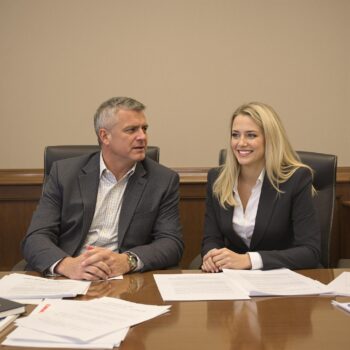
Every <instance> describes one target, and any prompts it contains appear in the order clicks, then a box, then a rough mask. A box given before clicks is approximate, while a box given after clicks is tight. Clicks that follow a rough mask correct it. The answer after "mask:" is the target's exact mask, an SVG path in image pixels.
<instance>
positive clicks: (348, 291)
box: [328, 272, 350, 296]
mask: <svg viewBox="0 0 350 350" xmlns="http://www.w3.org/2000/svg"><path fill="white" fill-rule="evenodd" d="M328 287H329V288H330V289H331V290H333V292H334V293H333V294H336V295H344V296H350V272H342V273H341V274H340V275H339V276H338V277H337V278H335V279H334V280H333V281H332V282H330V283H328Z"/></svg>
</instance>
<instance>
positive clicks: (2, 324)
mask: <svg viewBox="0 0 350 350" xmlns="http://www.w3.org/2000/svg"><path fill="white" fill-rule="evenodd" d="M18 316H19V315H10V316H6V317H1V318H0V331H2V330H3V329H5V328H6V327H7V326H8V325H10V324H11V323H12V322H13V321H14V320H15V319H16V318H17V317H18Z"/></svg>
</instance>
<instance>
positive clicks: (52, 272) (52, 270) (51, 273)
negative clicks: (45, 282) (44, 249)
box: [45, 259, 62, 277]
mask: <svg viewBox="0 0 350 350" xmlns="http://www.w3.org/2000/svg"><path fill="white" fill-rule="evenodd" d="M61 261H62V259H60V260H58V261H56V262H55V263H54V264H52V265H51V266H50V267H49V268H48V269H47V270H46V271H45V276H52V277H53V276H60V275H59V274H58V273H56V272H55V268H56V266H57V265H58V263H59V262H61Z"/></svg>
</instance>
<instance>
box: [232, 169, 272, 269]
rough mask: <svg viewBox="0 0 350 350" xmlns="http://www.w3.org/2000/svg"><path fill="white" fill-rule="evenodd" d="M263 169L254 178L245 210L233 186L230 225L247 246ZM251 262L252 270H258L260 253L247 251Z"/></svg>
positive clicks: (257, 202)
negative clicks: (234, 204) (233, 199)
mask: <svg viewBox="0 0 350 350" xmlns="http://www.w3.org/2000/svg"><path fill="white" fill-rule="evenodd" d="M264 176H265V169H263V170H262V171H261V173H260V175H259V177H258V179H257V180H256V183H255V185H254V187H253V189H252V193H251V195H250V197H249V200H248V203H247V206H246V208H245V211H244V210H243V205H242V201H241V198H240V197H239V193H238V190H237V183H236V185H235V186H234V189H233V190H234V198H235V200H236V202H237V205H236V206H235V208H234V211H233V218H232V225H233V229H234V231H235V232H236V233H237V234H238V236H240V237H241V238H242V240H243V241H244V243H245V244H246V245H247V246H248V247H249V246H250V242H251V239H252V235H253V232H254V227H255V219H256V213H257V211H258V205H259V200H260V195H261V189H262V184H263V181H264ZM248 254H249V257H250V260H251V263H252V270H258V269H261V268H262V267H263V262H262V259H261V255H260V254H259V253H257V252H248Z"/></svg>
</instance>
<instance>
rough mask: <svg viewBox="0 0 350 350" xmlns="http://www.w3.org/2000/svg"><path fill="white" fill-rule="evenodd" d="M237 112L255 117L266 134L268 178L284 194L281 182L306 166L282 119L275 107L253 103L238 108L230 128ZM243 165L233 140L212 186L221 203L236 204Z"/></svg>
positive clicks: (224, 205) (266, 173)
mask: <svg viewBox="0 0 350 350" xmlns="http://www.w3.org/2000/svg"><path fill="white" fill-rule="evenodd" d="M238 115H244V116H248V117H250V118H252V120H253V121H254V122H255V123H256V124H257V125H258V126H259V128H260V129H261V130H262V132H263V134H264V137H265V176H267V178H268V179H269V181H270V183H271V184H272V186H273V187H274V188H275V189H276V191H277V192H279V193H281V192H282V191H281V190H280V188H279V187H280V184H281V183H283V182H285V181H287V180H288V179H289V178H290V177H291V176H292V175H293V174H294V172H295V171H296V170H297V169H298V168H300V167H305V168H308V169H310V171H311V172H312V170H311V168H310V167H308V166H307V165H305V164H303V163H301V161H300V159H299V156H298V155H297V153H296V152H295V151H294V150H293V148H292V146H291V144H290V142H289V140H288V137H287V133H286V131H285V129H284V127H283V125H282V122H281V120H280V118H279V116H278V115H277V113H276V112H275V111H274V109H273V108H272V107H271V106H269V105H267V104H264V103H260V102H250V103H248V104H244V105H242V106H240V107H238V108H237V109H236V111H235V112H234V113H233V115H232V117H231V121H230V129H229V130H230V141H231V129H232V123H233V121H234V119H235V118H236V117H237V116H238ZM239 170H240V165H239V163H238V162H237V159H236V157H235V156H234V154H233V151H232V147H231V142H229V147H228V150H227V155H226V161H225V164H224V165H223V166H222V167H221V169H220V174H219V176H218V178H217V179H216V181H215V182H214V185H213V192H214V195H215V196H216V197H217V198H218V200H219V202H220V205H221V206H222V207H224V208H225V207H226V205H229V206H234V205H236V204H237V203H236V201H235V200H234V194H233V187H234V184H235V182H236V181H237V178H238V174H239Z"/></svg>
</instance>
